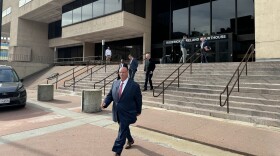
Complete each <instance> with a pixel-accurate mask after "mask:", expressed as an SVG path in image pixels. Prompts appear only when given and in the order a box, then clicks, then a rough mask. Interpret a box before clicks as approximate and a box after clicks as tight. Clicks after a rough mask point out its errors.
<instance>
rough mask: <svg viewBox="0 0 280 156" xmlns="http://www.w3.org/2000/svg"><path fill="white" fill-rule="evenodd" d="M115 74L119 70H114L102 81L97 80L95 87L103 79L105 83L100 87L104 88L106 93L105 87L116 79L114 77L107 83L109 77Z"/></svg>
mask: <svg viewBox="0 0 280 156" xmlns="http://www.w3.org/2000/svg"><path fill="white" fill-rule="evenodd" d="M114 74H118V71H114V72H113V73H111V74H110V75H108V76H107V77H105V78H104V79H102V80H100V81H98V82H95V83H94V84H93V88H94V89H95V85H96V84H98V83H101V82H102V81H104V83H103V84H104V85H103V86H101V87H100V88H99V89H102V88H104V91H103V94H104V95H105V87H106V86H107V85H108V84H110V83H111V82H112V81H114V80H115V78H114V79H112V80H110V81H109V82H107V83H106V80H107V79H108V78H109V77H111V76H112V75H114Z"/></svg>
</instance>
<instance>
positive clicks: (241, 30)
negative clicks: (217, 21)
mask: <svg viewBox="0 0 280 156" xmlns="http://www.w3.org/2000/svg"><path fill="white" fill-rule="evenodd" d="M254 21H255V20H254V0H238V1H237V34H252V33H254V31H255V30H254V28H255V25H254Z"/></svg>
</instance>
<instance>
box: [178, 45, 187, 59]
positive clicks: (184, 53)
mask: <svg viewBox="0 0 280 156" xmlns="http://www.w3.org/2000/svg"><path fill="white" fill-rule="evenodd" d="M181 51H182V57H181V59H180V62H179V63H181V62H183V63H186V58H187V54H188V51H187V49H186V48H181Z"/></svg>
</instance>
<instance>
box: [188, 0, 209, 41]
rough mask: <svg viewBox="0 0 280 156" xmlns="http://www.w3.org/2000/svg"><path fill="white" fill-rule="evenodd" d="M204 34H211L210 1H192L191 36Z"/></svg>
mask: <svg viewBox="0 0 280 156" xmlns="http://www.w3.org/2000/svg"><path fill="white" fill-rule="evenodd" d="M203 34H210V2H209V0H198V1H197V0H196V1H191V36H201V35H203Z"/></svg>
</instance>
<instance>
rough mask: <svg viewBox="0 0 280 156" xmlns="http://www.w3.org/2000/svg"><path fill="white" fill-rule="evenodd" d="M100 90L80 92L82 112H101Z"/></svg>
mask: <svg viewBox="0 0 280 156" xmlns="http://www.w3.org/2000/svg"><path fill="white" fill-rule="evenodd" d="M101 99H102V90H101V89H90V90H83V92H82V103H81V105H82V111H83V112H85V113H96V112H100V111H101V107H100V104H101Z"/></svg>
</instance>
